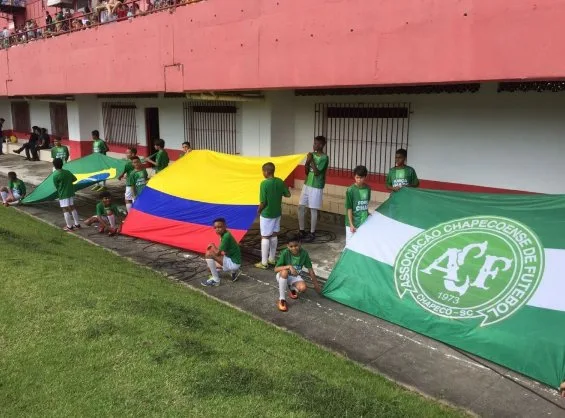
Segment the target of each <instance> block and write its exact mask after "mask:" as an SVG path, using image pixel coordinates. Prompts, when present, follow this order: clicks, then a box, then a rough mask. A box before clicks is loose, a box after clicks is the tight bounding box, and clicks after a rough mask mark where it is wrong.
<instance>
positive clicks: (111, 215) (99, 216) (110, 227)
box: [84, 192, 120, 237]
mask: <svg viewBox="0 0 565 418" xmlns="http://www.w3.org/2000/svg"><path fill="white" fill-rule="evenodd" d="M119 213H120V211H119V209H118V207H117V206H116V204H115V203H113V202H112V196H111V195H110V193H109V192H102V193H100V202H99V203H98V204H97V205H96V215H94V216H92V217H90V218H88V219H87V220H86V221H84V223H85V224H86V225H88V226H90V225H92V224H94V223H98V232H100V233H101V234H103V233H104V232H106V231H108V236H110V237H111V236H113V235H116V234H117V233H118V231H119V219H118V217H117V216H118V214H119Z"/></svg>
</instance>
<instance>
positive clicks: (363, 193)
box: [345, 184, 371, 228]
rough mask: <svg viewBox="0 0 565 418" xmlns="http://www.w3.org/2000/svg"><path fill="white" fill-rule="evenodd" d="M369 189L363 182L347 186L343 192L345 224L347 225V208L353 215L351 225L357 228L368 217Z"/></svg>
mask: <svg viewBox="0 0 565 418" xmlns="http://www.w3.org/2000/svg"><path fill="white" fill-rule="evenodd" d="M370 201H371V189H370V188H369V187H368V186H367V185H366V184H365V185H363V187H359V186H357V185H356V184H354V185H352V186H349V188H348V189H347V191H346V192H345V226H351V225H349V216H348V215H347V212H348V209H351V211H352V215H353V226H354V227H355V228H359V227H360V226H361V225H362V224H363V222H365V221H366V220H367V218H369V202H370Z"/></svg>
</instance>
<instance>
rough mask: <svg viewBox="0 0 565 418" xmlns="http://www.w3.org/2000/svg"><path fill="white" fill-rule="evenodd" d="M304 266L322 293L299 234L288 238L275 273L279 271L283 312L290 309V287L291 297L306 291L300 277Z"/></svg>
mask: <svg viewBox="0 0 565 418" xmlns="http://www.w3.org/2000/svg"><path fill="white" fill-rule="evenodd" d="M302 267H306V268H307V269H308V274H310V278H311V279H312V283H313V284H314V289H315V290H316V292H318V293H320V292H321V288H320V284H319V283H318V279H317V277H316V273H314V269H313V268H312V261H311V260H310V256H309V255H308V252H307V251H306V250H305V249H304V248H301V247H300V239H299V238H298V237H297V236H291V237H290V238H289V240H288V246H287V248H285V249H284V250H283V252H282V253H281V255H280V256H279V259H278V261H277V264H276V266H275V273H277V282H278V283H279V302H278V304H277V305H278V308H279V311H281V312H286V311H288V305H287V303H286V291H287V289H288V291H289V293H288V294H289V296H290V298H291V299H298V294H299V293H304V292H306V289H307V288H306V283H304V280H303V279H302V277H300V271H301V270H302Z"/></svg>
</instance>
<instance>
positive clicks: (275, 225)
mask: <svg viewBox="0 0 565 418" xmlns="http://www.w3.org/2000/svg"><path fill="white" fill-rule="evenodd" d="M263 176H264V177H265V180H263V181H262V182H261V185H260V186H259V202H260V204H259V208H258V209H257V213H258V214H259V215H260V216H259V228H260V230H261V261H260V262H259V263H257V264H255V267H257V268H260V269H263V270H265V269H267V268H268V265H269V264H271V265H273V266H274V265H275V255H276V252H277V246H278V243H279V240H278V235H277V234H278V233H279V231H280V230H281V214H282V198H283V196H284V197H290V192H289V190H288V187H287V186H286V184H284V181H282V180H281V179H280V178H278V177H275V165H274V164H273V163H270V162H269V163H266V164H263Z"/></svg>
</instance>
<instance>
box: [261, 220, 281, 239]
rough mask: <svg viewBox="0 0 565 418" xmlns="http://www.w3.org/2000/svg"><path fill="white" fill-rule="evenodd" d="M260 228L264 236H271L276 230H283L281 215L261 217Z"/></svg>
mask: <svg viewBox="0 0 565 418" xmlns="http://www.w3.org/2000/svg"><path fill="white" fill-rule="evenodd" d="M259 229H260V230H261V236H262V237H270V236H271V235H273V233H274V232H277V233H278V232H279V231H280V230H281V217H280V216H279V217H278V218H263V217H262V216H260V217H259Z"/></svg>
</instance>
